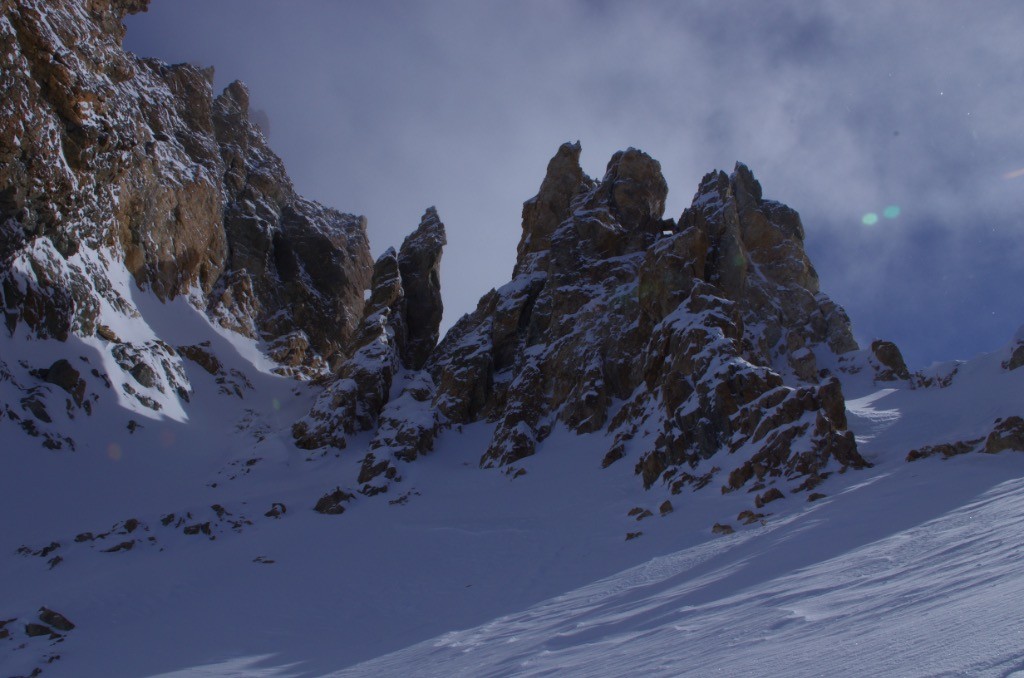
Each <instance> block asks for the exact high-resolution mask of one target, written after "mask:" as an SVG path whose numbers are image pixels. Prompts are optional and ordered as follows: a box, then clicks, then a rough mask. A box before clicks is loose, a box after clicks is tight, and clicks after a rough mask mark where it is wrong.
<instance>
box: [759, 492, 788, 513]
mask: <svg viewBox="0 0 1024 678" xmlns="http://www.w3.org/2000/svg"><path fill="white" fill-rule="evenodd" d="M785 496H786V495H784V494H782V491H781V490H779V488H777V487H773V488H771V489H769V490H767V491H766V492H765V493H764V494H759V495H757V496H756V497H754V506H755V507H757V508H763V507H764V505H765V504H768V503H771V502H773V501H775V500H776V499H784V498H785Z"/></svg>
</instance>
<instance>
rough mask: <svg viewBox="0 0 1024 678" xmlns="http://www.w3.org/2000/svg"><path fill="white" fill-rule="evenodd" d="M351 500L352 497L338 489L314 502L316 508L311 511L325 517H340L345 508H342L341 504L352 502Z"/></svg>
mask: <svg viewBox="0 0 1024 678" xmlns="http://www.w3.org/2000/svg"><path fill="white" fill-rule="evenodd" d="M353 498H354V497H353V495H351V494H349V493H348V492H345V491H344V490H343V489H341V488H340V487H338V488H335V489H334V491H333V492H328V493H327V494H325V495H324V496H322V497H320V499H318V500H317V502H316V506H314V507H313V510H314V511H316V512H317V513H323V514H325V515H332V516H336V515H341V514H342V513H344V512H345V507H344V506H342V504H343V503H345V502H349V501H352V499H353Z"/></svg>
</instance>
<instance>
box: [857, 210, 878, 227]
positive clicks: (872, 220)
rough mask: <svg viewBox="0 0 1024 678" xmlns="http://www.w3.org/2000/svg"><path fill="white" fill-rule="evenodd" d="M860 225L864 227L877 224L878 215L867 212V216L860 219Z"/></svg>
mask: <svg viewBox="0 0 1024 678" xmlns="http://www.w3.org/2000/svg"><path fill="white" fill-rule="evenodd" d="M860 223H862V224H864V225H865V226H874V225H875V224H877V223H878V215H877V214H875V213H874V212H868V213H867V214H865V215H864V216H863V217H861V218H860Z"/></svg>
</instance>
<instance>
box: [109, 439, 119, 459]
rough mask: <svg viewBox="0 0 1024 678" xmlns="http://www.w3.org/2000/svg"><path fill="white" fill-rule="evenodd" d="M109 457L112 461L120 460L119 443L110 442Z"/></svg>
mask: <svg viewBox="0 0 1024 678" xmlns="http://www.w3.org/2000/svg"><path fill="white" fill-rule="evenodd" d="M107 458H109V459H110V461H120V460H121V446H120V445H118V444H117V443H110V444H109V445H107Z"/></svg>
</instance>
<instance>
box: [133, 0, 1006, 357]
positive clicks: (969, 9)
mask: <svg viewBox="0 0 1024 678" xmlns="http://www.w3.org/2000/svg"><path fill="white" fill-rule="evenodd" d="M129 28H130V30H129V34H128V39H127V40H126V44H127V46H128V47H129V48H131V49H133V50H135V51H137V52H139V53H141V54H144V55H152V56H157V57H160V58H164V59H166V60H170V61H182V60H188V61H198V62H200V63H204V64H215V65H216V66H217V73H218V83H219V84H221V85H223V84H226V83H227V82H228V81H230V80H231V79H234V78H241V79H243V80H245V81H246V82H247V83H248V84H249V85H250V88H251V90H252V97H253V102H254V106H257V107H259V108H262V109H264V110H266V111H267V113H268V114H269V117H270V119H272V120H273V123H274V139H273V146H274V148H275V150H276V151H277V152H278V153H279V154H280V155H281V156H282V157H283V158H284V160H285V162H286V164H287V166H288V168H289V170H290V172H291V174H292V177H293V179H294V180H295V183H296V185H297V187H298V189H299V190H300V191H301V192H303V193H304V194H305V195H307V196H309V197H312V198H315V199H318V200H320V201H322V202H324V203H327V204H329V205H332V206H334V207H338V208H339V209H343V210H346V211H353V212H358V213H362V214H366V215H367V216H368V218H369V223H370V232H371V240H372V242H373V246H374V249H375V251H376V252H380V251H383V250H384V249H385V248H386V247H388V246H390V245H395V244H398V243H400V242H401V239H402V238H403V237H404V235H405V234H406V233H407V232H409V231H410V230H412V229H413V228H414V227H415V226H416V223H417V221H418V219H419V216H420V214H421V213H422V212H423V210H424V208H426V207H427V206H428V205H433V204H436V205H437V207H438V210H439V212H440V215H441V217H442V219H443V220H444V221H445V223H446V224H447V226H448V228H449V243H450V244H449V247H448V249H447V251H446V253H445V260H444V271H443V276H444V279H443V286H444V288H445V303H446V307H447V309H448V310H447V311H446V318H445V322H446V324H450V323H452V322H454V321H455V320H456V319H457V316H458V315H459V314H461V313H463V312H468V311H469V310H471V309H472V308H473V307H474V306H475V304H476V300H477V299H478V298H479V296H480V295H481V294H483V293H484V292H486V291H487V289H489V288H490V287H492V286H497V285H500V284H502V283H503V282H505V281H506V280H507V279H508V277H509V274H510V272H511V268H512V264H513V262H514V257H515V248H516V243H517V242H518V239H519V232H520V227H519V212H520V206H521V203H522V202H523V200H525V199H527V198H528V197H530V196H531V195H532V194H533V193H534V192H536V189H537V187H538V186H539V183H540V180H541V178H542V177H543V172H544V168H545V166H546V163H547V160H548V158H549V157H550V156H551V155H552V154H553V153H554V151H555V149H556V148H557V146H558V144H559V143H561V142H562V141H566V140H576V139H580V140H581V141H582V143H583V148H584V157H583V162H584V166H585V169H586V170H587V171H588V173H590V174H592V175H597V176H600V175H601V174H603V171H604V164H605V162H606V161H607V159H608V158H609V157H610V156H611V154H612V153H613V152H614V151H615V150H618V149H620V148H625V147H627V146H636V147H640V148H643V149H644V150H646V151H648V152H649V153H651V155H653V156H654V157H656V158H658V159H659V160H660V161H661V163H662V166H663V169H664V172H665V175H666V178H667V179H668V182H669V186H670V196H669V209H668V211H669V216H672V217H678V216H679V214H680V213H681V212H682V210H683V208H684V207H685V206H686V205H688V203H689V201H690V199H691V197H692V195H693V192H694V190H695V188H696V186H697V182H698V181H699V179H700V177H701V176H702V175H703V174H704V173H705V172H706V171H708V170H710V169H713V168H718V167H721V168H725V169H729V168H731V167H732V164H733V163H734V162H735V161H736V160H742V161H744V162H746V163H747V164H749V165H750V166H751V167H752V168H753V169H754V171H755V173H756V174H757V176H758V177H759V179H760V180H761V181H762V183H763V185H764V187H765V191H766V195H768V196H769V197H772V198H775V199H778V200H781V201H783V202H786V203H788V204H790V205H791V206H793V207H794V208H796V209H798V210H799V211H800V212H801V214H802V215H803V217H804V222H805V225H806V227H807V232H808V248H809V250H810V253H811V256H812V259H813V260H814V262H815V264H816V266H817V267H818V270H819V272H820V274H821V277H822V282H823V288H824V289H825V290H826V291H827V292H828V293H830V294H832V295H833V296H834V297H835V298H836V299H837V300H838V301H839V302H840V303H842V304H844V305H846V306H847V308H848V310H849V311H850V314H851V316H852V317H853V319H854V322H855V325H856V326H857V328H858V332H859V333H861V335H862V336H863V337H865V338H868V339H870V338H871V337H873V336H875V335H884V336H887V337H888V338H893V339H895V340H896V341H898V342H899V343H900V344H901V346H902V347H903V348H904V351H905V353H907V355H908V358H909V359H910V360H911V362H912V363H917V364H921V363H925V362H930V361H931V360H933V359H940V358H953V357H960V356H963V355H969V354H973V353H975V352H977V351H981V350H986V349H992V348H995V347H996V346H998V345H999V344H1001V343H1002V342H1003V341H1004V340H1007V339H1008V338H1009V337H1010V335H1011V333H1012V331H1013V329H1014V328H1015V327H1016V325H1018V324H1021V323H1024V302H1022V301H1021V300H1020V297H1021V296H1024V295H1019V294H1016V290H1018V289H1019V288H1020V282H1021V280H1022V274H1024V263H1022V262H1024V258H1022V256H1021V255H1022V254H1024V247H1022V244H1021V243H1022V242H1024V238H1022V237H1021V236H1022V235H1024V233H1022V231H1024V225H1022V215H1024V209H1022V208H1024V197H1022V186H1024V184H1022V183H1021V182H1020V181H1010V180H1007V179H1005V178H1004V176H1006V175H1007V173H1010V172H1013V171H1015V170H1018V169H1019V168H1021V167H1024V134H1022V132H1024V129H1022V127H1024V123H1022V115H1021V112H1022V111H1024V87H1022V86H1021V85H1022V82H1021V79H1022V74H1021V72H1020V69H1019V63H1020V56H1021V53H1020V48H1019V36H1020V35H1021V34H1024V6H1022V5H1020V3H1016V2H1013V1H1010V0H1004V1H996V2H988V3H970V4H968V3H954V2H948V3H947V2H943V3H939V2H924V1H922V0H918V1H915V0H910V1H904V2H900V3H891V2H875V1H868V2H858V3H849V2H822V3H813V4H812V3H807V2H803V1H801V0H789V1H779V2H772V3H763V2H753V1H747V2H730V3H720V2H710V1H707V2H688V3H675V2H631V3H617V2H604V1H600V2H598V1H583V0H575V1H567V2H559V3H552V2H544V1H539V0H534V1H530V0H527V1H525V2H518V3H500V2H496V1H493V0H482V1H473V2H470V1H468V0H464V1H455V0H451V1H439V2H431V3H405V2H397V1H394V2H386V1H385V2H377V3H374V4H373V5H368V4H360V3H350V2H328V1H327V0H306V1H304V2H289V3H283V2H271V1H269V0H221V1H220V2H217V3H208V2H202V1H201V0H174V1H173V2H172V1H171V0H155V2H154V4H153V6H152V7H151V9H150V11H149V13H148V14H145V15H139V16H136V17H133V18H131V19H130V20H129ZM893 204H895V205H899V206H900V207H901V215H900V217H899V218H898V219H891V220H887V219H882V220H880V223H879V224H877V225H876V226H874V227H872V228H868V227H865V226H864V225H863V224H862V223H861V217H862V216H863V214H865V213H867V212H876V213H879V214H881V212H882V210H883V209H884V208H885V207H886V206H888V205H893ZM983 267H984V268H983ZM936 276H939V277H940V280H944V282H942V283H941V284H936V279H937V278H936ZM1011 291H1013V292H1014V293H1013V294H1011V293H1010V292H1011ZM968 293H969V294H968ZM993 313H994V314H995V315H993Z"/></svg>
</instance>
